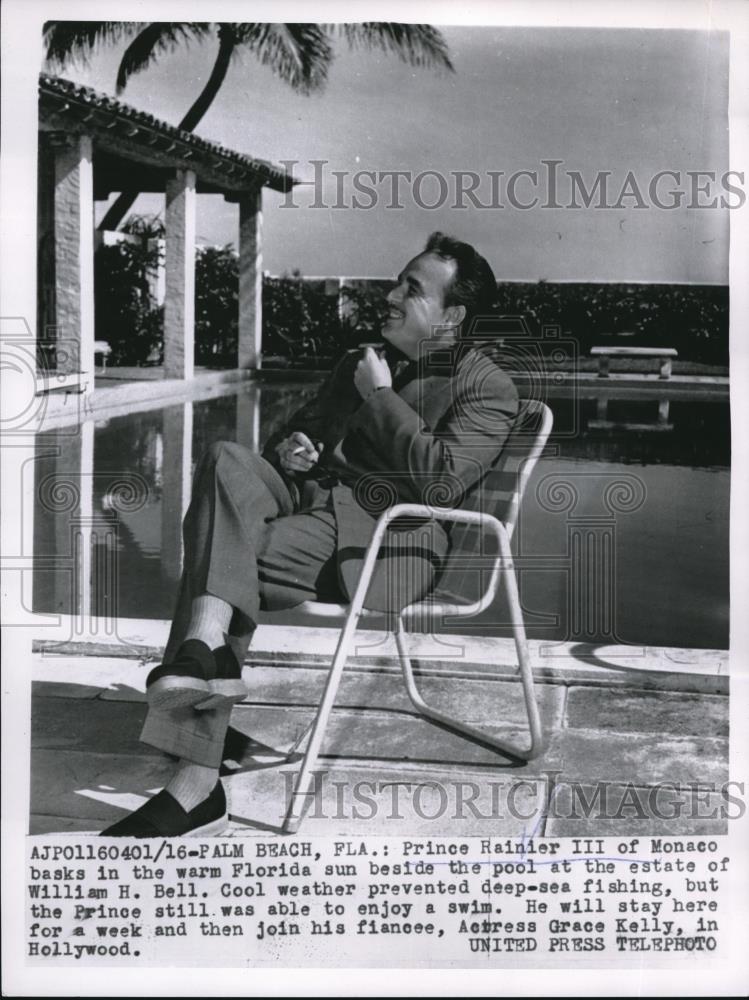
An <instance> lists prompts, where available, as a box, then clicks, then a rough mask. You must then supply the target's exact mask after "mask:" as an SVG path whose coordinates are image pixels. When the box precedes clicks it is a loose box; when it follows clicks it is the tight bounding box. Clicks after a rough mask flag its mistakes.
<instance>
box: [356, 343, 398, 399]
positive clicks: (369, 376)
mask: <svg viewBox="0 0 749 1000" xmlns="http://www.w3.org/2000/svg"><path fill="white" fill-rule="evenodd" d="M392 384H393V377H392V375H391V374H390V368H389V367H388V363H387V361H385V359H384V358H380V357H378V356H377V354H375V352H374V350H373V348H371V347H367V348H366V349H365V351H364V357H363V358H362V359H361V361H360V362H359V364H358V365H357V366H356V370H355V371H354V385H355V386H356V388H357V391H358V393H359V395H360V396H361V397H362V399H366V398H367V396H369V395H371V393H373V392H374V391H375V390H376V389H388V388H390V386H392Z"/></svg>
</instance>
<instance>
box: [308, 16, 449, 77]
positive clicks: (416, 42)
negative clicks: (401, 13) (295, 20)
mask: <svg viewBox="0 0 749 1000" xmlns="http://www.w3.org/2000/svg"><path fill="white" fill-rule="evenodd" d="M326 28H327V30H328V31H329V32H333V31H335V30H336V29H338V30H339V31H340V32H341V33H342V34H343V36H344V38H345V39H346V41H347V42H348V43H349V45H350V46H351V48H353V49H357V48H360V49H380V50H381V51H382V52H388V53H392V54H393V55H397V56H398V58H399V59H401V60H402V61H403V62H406V63H408V64H409V65H410V66H419V67H424V68H432V67H434V68H435V69H447V70H449V71H450V72H454V67H453V64H452V62H451V61H450V55H449V50H448V47H447V42H446V41H445V39H444V37H443V35H442V33H441V32H440V31H438V30H437V28H433V27H432V26H431V25H430V24H400V23H399V22H397V21H365V22H363V23H362V24H352V23H348V24H341V25H332V24H329V25H326Z"/></svg>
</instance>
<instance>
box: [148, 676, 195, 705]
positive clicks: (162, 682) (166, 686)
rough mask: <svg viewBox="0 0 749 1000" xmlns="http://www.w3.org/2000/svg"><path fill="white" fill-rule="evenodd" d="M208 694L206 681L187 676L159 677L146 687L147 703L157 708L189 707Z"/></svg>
mask: <svg viewBox="0 0 749 1000" xmlns="http://www.w3.org/2000/svg"><path fill="white" fill-rule="evenodd" d="M210 694H211V690H210V688H209V686H208V682H207V681H201V680H197V679H195V678H189V677H184V678H183V677H174V676H173V677H161V678H159V680H157V681H154V682H153V684H150V685H149V686H148V688H147V689H146V697H147V699H148V704H149V705H150V707H151V708H155V709H157V710H159V709H161V710H163V709H173V708H189V707H190V706H191V705H196V704H198V703H199V702H202V701H205V698H206V695H210Z"/></svg>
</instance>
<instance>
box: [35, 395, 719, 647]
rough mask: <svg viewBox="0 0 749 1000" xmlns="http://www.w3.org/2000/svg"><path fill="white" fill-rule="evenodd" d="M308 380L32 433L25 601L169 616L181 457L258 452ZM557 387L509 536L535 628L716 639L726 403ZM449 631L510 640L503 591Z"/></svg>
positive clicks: (180, 507) (42, 606) (43, 606)
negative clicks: (29, 582)
mask: <svg viewBox="0 0 749 1000" xmlns="http://www.w3.org/2000/svg"><path fill="white" fill-rule="evenodd" d="M315 391H316V385H315V384H311V383H300V382H296V383H294V382H288V383H283V384H282V383H271V382H268V383H254V382H253V383H249V384H243V385H242V386H240V387H238V388H235V389H234V390H233V391H231V392H229V393H227V394H225V395H222V396H220V397H214V398H210V399H204V400H200V401H195V402H188V403H177V404H174V405H170V406H165V407H163V408H162V409H152V410H147V411H144V412H139V413H132V414H128V415H127V416H122V417H113V418H111V419H106V420H96V421H93V422H89V423H86V424H83V425H81V427H77V428H63V429H60V430H57V431H48V432H45V433H42V434H40V435H39V436H38V439H37V444H36V461H35V463H33V465H34V480H35V481H34V489H35V491H36V497H37V505H36V512H35V523H34V552H35V558H36V566H35V571H34V578H33V600H34V610H35V611H38V612H59V613H65V614H72V613H74V612H77V613H79V614H92V615H109V616H118V617H128V618H154V619H165V618H169V617H170V616H171V613H172V610H173V601H174V597H175V592H176V585H177V581H178V579H179V572H180V558H181V554H180V530H181V519H182V515H183V512H184V510H185V509H186V505H187V503H188V502H189V494H190V480H191V476H192V470H193V469H194V466H195V463H196V462H197V459H198V458H199V456H200V454H201V453H202V451H203V450H204V449H205V448H206V447H207V446H208V445H209V444H210V443H211V442H213V441H217V440H221V439H229V440H236V441H239V442H240V443H242V444H245V445H247V446H248V447H253V448H257V447H258V446H259V444H261V443H262V442H263V441H264V440H265V439H266V438H267V437H268V436H269V435H270V434H271V433H272V432H273V431H274V430H275V429H277V428H278V427H279V426H282V425H283V423H284V422H285V420H286V419H287V418H288V417H289V416H290V415H291V414H292V413H293V412H294V411H295V409H296V408H297V407H298V406H299V405H301V403H302V402H303V401H304V399H306V398H307V397H308V396H309V395H310V394H314V392H315ZM611 392H612V390H611V389H608V390H607V394H608V395H607V397H604V398H600V397H598V398H597V397H596V396H595V394H594V393H593V391H591V395H590V398H582V399H580V400H578V401H577V402H576V403H574V404H573V403H572V401H571V400H570V399H568V398H559V399H551V400H550V401H549V404H550V406H551V407H552V410H553V411H554V414H555V429H558V430H560V431H561V432H562V433H561V435H560V436H557V437H553V438H552V439H551V441H550V445H549V447H548V448H547V451H546V453H545V455H544V456H543V457H542V459H541V460H540V461H539V463H538V465H537V467H536V470H535V472H534V475H533V477H532V480H531V482H530V484H529V486H528V488H527V491H526V495H525V499H524V503H523V507H522V512H521V517H520V520H519V523H518V528H517V532H516V536H515V548H516V550H517V554H518V566H519V569H520V587H521V599H522V603H523V607H524V612H525V620H526V623H527V625H528V632H529V635H530V636H531V637H533V638H539V639H547V640H551V641H561V640H572V641H586V642H597V643H610V642H622V643H631V644H636V645H645V644H649V645H662V646H683V647H695V648H726V647H727V645H728V595H729V578H728V570H729V561H728V558H729V521H728V518H729V476H730V472H729V466H730V444H729V440H730V438H729V435H730V418H729V406H728V402H727V400H726V401H722V400H718V401H709V400H695V401H691V400H682V399H680V398H673V399H670V400H669V401H668V402H667V403H664V401H663V400H661V399H659V397H658V390H657V389H654V390H653V394H652V397H651V398H647V394H646V393H644V394H643V393H641V395H643V396H644V397H645V398H641V399H636V400H628V399H620V398H616V396H615V395H611ZM443 629H444V631H446V632H464V633H466V632H471V631H474V632H480V633H484V634H486V633H488V634H503V635H509V634H510V632H509V629H508V628H507V612H506V610H505V608H504V604H503V601H502V600H501V599H498V601H497V602H496V604H495V605H494V606H492V607H491V608H489V609H488V610H487V611H486V612H485V613H484V614H483V615H482V616H480V617H479V618H476V619H473V620H471V622H470V625H469V622H468V621H466V620H461V621H460V622H458V623H456V624H455V625H453V626H450V625H445V626H443Z"/></svg>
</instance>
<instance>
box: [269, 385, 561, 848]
mask: <svg viewBox="0 0 749 1000" xmlns="http://www.w3.org/2000/svg"><path fill="white" fill-rule="evenodd" d="M521 413H522V414H523V417H524V418H527V416H528V415H529V414H534V415H536V416H537V418H539V426H538V430H537V432H536V434H535V437H534V438H533V443H532V445H531V447H530V448H529V451H528V454H527V457H526V458H525V460H524V461H523V462H522V463H521V466H520V469H519V472H518V475H517V480H516V483H515V488H514V490H513V493H512V498H511V500H510V502H509V507H508V511H507V514H506V516H505V518H504V520H499V518H497V517H495V516H493V515H492V514H485V513H483V512H480V511H471V510H461V509H459V508H453V509H448V508H441V507H440V508H435V507H428V506H425V505H423V504H414V503H399V504H395V506H393V507H390V508H389V509H388V510H386V511H384V512H383V513H382V514H381V515H380V517H379V519H378V520H377V523H376V525H375V529H374V532H373V534H372V538H371V540H370V542H369V545H368V547H367V551H366V554H365V557H364V563H363V565H362V570H361V573H360V575H359V580H358V582H357V585H356V590H355V592H354V595H353V597H352V599H351V602H350V604H324V603H321V602H317V601H307V602H305V603H304V604H302V605H301V606H300V610H302V611H304V612H306V613H308V614H312V615H316V616H319V617H323V618H330V617H336V618H341V617H343V618H344V619H345V620H344V623H343V627H342V629H341V632H340V635H339V638H338V644H337V646H336V650H335V654H334V656H333V661H332V664H331V667H330V672H329V674H328V678H327V682H326V684H325V690H324V692H323V696H322V699H321V701H320V704H319V706H318V709H317V714H316V716H315V719H314V722H313V723H312V726H311V733H310V738H309V743H308V744H307V749H306V752H305V755H304V759H303V761H302V766H301V768H300V770H299V773H298V775H297V778H296V782H295V784H294V790H293V792H292V795H291V799H290V802H289V806H288V809H287V812H286V816H285V819H284V823H283V827H282V830H283V832H284V833H289V834H291V833H296V832H297V830H298V829H299V825H300V823H301V821H302V817H303V814H304V807H305V802H306V800H307V798H308V796H309V794H310V791H311V786H312V783H313V780H314V775H313V771H314V769H315V766H316V764H317V759H318V756H319V754H320V749H321V746H322V741H323V738H324V736H325V731H326V728H327V725H328V720H329V718H330V713H331V711H332V709H333V706H334V703H335V699H336V694H337V692H338V686H339V684H340V681H341V676H342V674H343V669H344V667H345V665H346V661H347V659H348V655H349V651H350V649H351V644H352V642H353V639H354V636H355V634H356V630H357V627H358V625H359V621H360V619H361V618H362V617H368V616H374V615H381V614H382V612H376V611H370V610H368V609H366V608H365V607H364V600H365V597H366V594H367V590H368V589H369V584H370V581H371V579H372V573H373V572H374V568H375V564H376V561H377V554H378V552H379V549H380V546H381V544H382V541H383V538H384V537H385V532H386V531H387V528H388V525H389V524H390V522H391V521H394V520H395V519H396V518H398V517H404V516H407V517H424V516H427V517H429V518H431V519H434V520H440V521H452V522H456V523H462V524H468V525H474V526H476V527H478V528H480V529H481V530H482V531H488V532H490V533H492V534H493V535H494V536H495V537H496V540H497V543H498V546H499V552H498V554H497V555H496V557H495V558H494V562H493V565H492V568H491V573H490V576H489V581H488V584H487V586H486V589H485V591H484V593H483V594H482V595H481V597H480V598H479V599H478V600H476V601H473V602H471V603H465V604H461V603H445V602H432V601H425V600H423V599H422V600H420V601H418V602H416V603H414V604H410V605H408V606H407V607H405V608H403V609H402V610H401V611H400V612H398V613H397V615H395V616H394V617H396V623H395V630H394V631H395V641H396V646H397V649H398V658H399V660H400V665H401V670H402V672H403V679H404V682H405V686H406V691H407V693H408V696H409V698H410V699H411V702H412V703H413V705H414V707H415V708H416V709H417V710H418V711H419V712H420V713H421V714H422V715H423V716H425V717H426V718H428V719H433V720H434V721H436V722H438V723H441V724H442V725H444V726H447V727H448V728H450V729H453V730H455V731H456V732H458V733H461V734H462V735H464V736H466V737H468V738H469V739H472V740H476V741H478V742H481V743H483V744H485V745H488V746H490V747H492V748H493V749H495V750H498V751H500V752H502V753H505V754H509V755H510V756H513V757H515V758H519V759H521V760H531V759H533V758H534V757H537V756H538V755H539V754H540V753H541V752H542V751H543V749H544V735H543V730H542V726H541V719H540V716H539V711H538V703H537V701H536V695H535V691H534V687H533V672H532V668H531V662H530V655H529V651H528V640H527V637H526V634H525V623H524V621H523V613H522V609H521V607H520V598H519V594H518V584H517V577H516V574H515V566H514V562H513V558H512V551H511V548H510V541H511V539H512V535H513V532H514V530H515V525H516V523H517V518H518V511H519V509H520V502H521V500H522V497H523V493H524V491H525V487H526V485H527V483H528V480H529V478H530V475H531V473H532V471H533V468H534V466H535V464H536V462H537V461H538V459H539V457H540V455H541V453H542V451H543V449H544V446H545V444H546V441H547V439H548V437H549V434H550V432H551V426H552V422H553V417H552V413H551V410H550V409H549V408H548V407H547V406H546V405H545V404H544V403H541V402H538V401H537V400H524V401H523V403H522V409H521ZM450 555H451V556H452V555H454V553H450ZM502 581H503V582H504V585H505V587H506V593H507V599H508V604H509V608H510V619H511V624H512V630H513V636H514V640H515V650H516V654H517V659H518V667H517V669H518V670H519V673H520V680H521V684H522V689H523V698H524V702H525V709H526V715H527V719H528V729H529V736H530V743H529V745H528V746H527V747H518V746H516V745H514V744H512V743H509V742H507V741H505V740H502V739H500V738H498V737H495V736H493V735H491V734H490V733H486V732H483V731H482V730H480V729H477V728H476V727H474V726H470V725H467V724H466V723H464V722H461V721H460V720H458V719H455V718H454V717H453V716H450V715H448V714H446V713H445V712H441V711H439V710H437V709H435V708H432V707H431V706H430V705H428V704H427V703H426V702H425V701H424V699H423V698H422V696H421V694H420V693H419V689H418V687H417V684H416V678H415V677H414V672H413V667H412V664H411V659H410V656H409V653H408V650H407V648H406V631H405V627H404V621H405V620H406V619H407V618H409V617H410V616H415V615H418V614H423V613H424V612H428V613H429V614H431V615H437V614H439V615H451V616H457V617H472V616H474V615H478V614H480V613H481V612H482V611H484V610H485V609H486V608H487V607H489V605H490V604H491V603H492V601H493V600H494V598H495V597H496V594H497V591H498V589H499V584H500V582H502ZM304 735H306V733H305V734H304ZM302 739H303V738H302ZM299 742H301V740H300V741H298V742H297V744H296V745H298V743H299Z"/></svg>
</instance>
